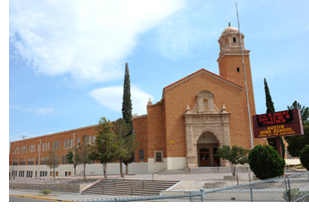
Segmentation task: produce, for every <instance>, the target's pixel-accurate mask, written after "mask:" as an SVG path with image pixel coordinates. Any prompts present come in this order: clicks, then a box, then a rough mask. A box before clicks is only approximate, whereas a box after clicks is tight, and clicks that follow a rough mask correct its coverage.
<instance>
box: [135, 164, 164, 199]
mask: <svg viewBox="0 0 309 214" xmlns="http://www.w3.org/2000/svg"><path fill="white" fill-rule="evenodd" d="M164 170H165V169H163V170H160V171H158V172H155V173H152V174H151V175H149V176H147V177H146V178H144V179H143V180H140V181H139V182H138V183H136V184H135V185H133V186H132V187H131V195H133V189H134V187H135V186H137V185H139V184H140V183H141V182H142V183H143V189H144V181H145V180H146V179H147V178H149V177H150V176H152V180H153V181H154V174H158V175H159V173H160V174H161V171H162V172H163V171H164Z"/></svg>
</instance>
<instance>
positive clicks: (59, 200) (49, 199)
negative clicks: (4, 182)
mask: <svg viewBox="0 0 309 214" xmlns="http://www.w3.org/2000/svg"><path fill="white" fill-rule="evenodd" d="M9 196H12V197H21V198H32V199H39V200H46V201H56V202H76V201H72V200H61V199H54V198H44V197H36V196H29V195H12V194H9Z"/></svg>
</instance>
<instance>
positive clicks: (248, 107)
mask: <svg viewBox="0 0 309 214" xmlns="http://www.w3.org/2000/svg"><path fill="white" fill-rule="evenodd" d="M235 5H236V14H237V21H238V31H239V41H240V47H241V58H242V66H243V70H244V79H245V88H246V98H247V109H248V118H249V128H250V140H251V148H252V149H253V147H254V145H253V136H252V125H251V115H250V106H249V99H248V88H247V79H246V71H245V61H244V53H243V44H242V39H241V35H240V24H239V16H238V9H237V3H235Z"/></svg>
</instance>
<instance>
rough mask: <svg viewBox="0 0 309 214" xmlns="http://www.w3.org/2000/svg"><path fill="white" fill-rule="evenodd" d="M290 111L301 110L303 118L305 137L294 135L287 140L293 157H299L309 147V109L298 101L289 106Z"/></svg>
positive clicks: (286, 138)
mask: <svg viewBox="0 0 309 214" xmlns="http://www.w3.org/2000/svg"><path fill="white" fill-rule="evenodd" d="M287 108H288V109H289V110H291V109H300V113H301V118H302V121H303V129H304V134H303V135H294V136H287V137H285V140H286V141H287V142H288V144H289V145H288V151H289V153H290V154H291V155H292V156H293V157H299V155H300V151H301V150H302V149H303V148H304V147H305V146H306V145H309V120H308V118H309V108H308V107H305V106H303V107H302V106H301V104H300V103H298V102H297V101H296V100H295V101H294V102H293V104H292V105H291V106H287Z"/></svg>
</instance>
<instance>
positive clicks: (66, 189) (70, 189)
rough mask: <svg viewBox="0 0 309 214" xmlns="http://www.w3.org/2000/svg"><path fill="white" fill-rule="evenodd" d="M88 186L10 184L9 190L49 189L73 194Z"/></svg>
mask: <svg viewBox="0 0 309 214" xmlns="http://www.w3.org/2000/svg"><path fill="white" fill-rule="evenodd" d="M88 185H89V184H87V185H85V184H82V185H80V184H10V185H9V188H10V189H28V190H38V191H40V190H44V189H49V190H51V191H56V192H75V193H80V192H81V191H82V190H83V189H84V188H86V187H87V186H88Z"/></svg>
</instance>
